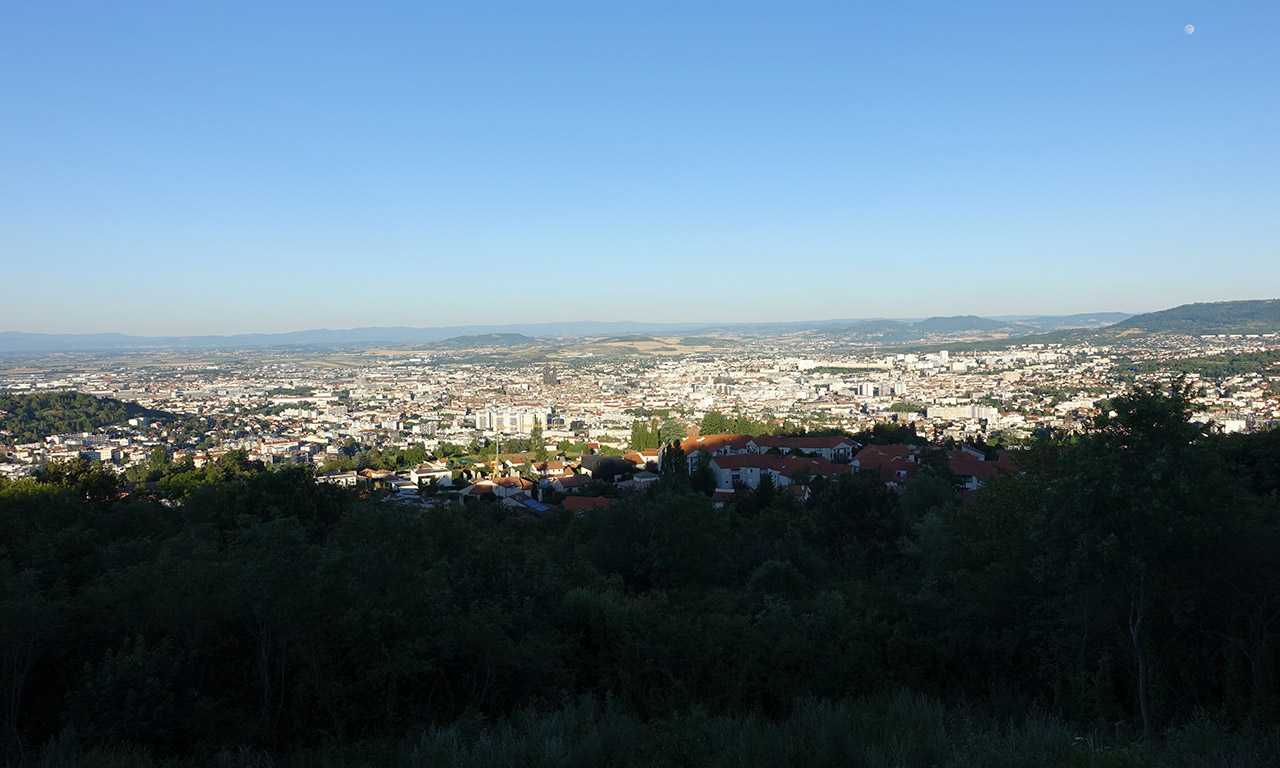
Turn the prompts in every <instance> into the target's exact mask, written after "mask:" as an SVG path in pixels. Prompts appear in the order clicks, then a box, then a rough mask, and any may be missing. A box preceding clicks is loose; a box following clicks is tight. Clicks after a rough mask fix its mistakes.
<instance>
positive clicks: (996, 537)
mask: <svg viewBox="0 0 1280 768" xmlns="http://www.w3.org/2000/svg"><path fill="white" fill-rule="evenodd" d="M1108 413H1109V414H1111V415H1106V416H1103V417H1101V418H1100V419H1099V421H1098V422H1097V423H1096V424H1095V425H1094V426H1093V428H1092V429H1091V430H1090V431H1089V432H1087V433H1085V434H1079V435H1074V436H1056V437H1054V436H1049V437H1045V438H1044V439H1042V440H1041V441H1040V442H1039V443H1037V444H1036V445H1034V446H1032V447H1030V448H1029V449H1028V450H1026V451H1023V452H1020V454H1019V460H1018V462H1017V467H1018V471H1017V472H1015V473H1011V474H1007V475H1005V476H1003V477H1001V478H999V479H996V480H993V481H992V482H990V483H989V484H988V485H987V486H986V487H984V488H983V489H982V490H981V491H980V492H979V494H978V495H977V497H976V498H975V499H973V500H972V501H970V502H968V503H965V504H960V503H959V502H958V501H957V496H956V493H955V492H954V490H953V488H952V485H951V483H950V481H949V480H948V479H947V478H946V477H945V476H943V475H942V474H938V473H936V472H935V471H932V470H930V469H928V468H926V469H925V470H923V471H922V472H921V473H920V474H919V475H918V476H917V477H916V478H915V479H914V480H912V482H911V483H910V484H909V485H908V486H907V488H906V489H905V490H904V491H902V492H901V493H896V492H894V491H891V490H888V489H887V488H886V487H885V486H884V485H883V484H882V483H881V482H879V480H878V479H876V478H875V477H874V476H870V475H856V474H855V475H849V476H843V477H841V478H840V479H839V480H838V481H822V480H815V481H814V486H813V496H812V498H811V499H810V500H809V501H807V502H805V503H802V502H800V501H799V500H797V498H796V497H795V496H794V495H792V494H789V493H783V492H781V491H779V490H777V489H774V488H772V487H771V486H768V485H767V484H766V485H763V486H762V487H761V489H760V490H759V491H757V492H756V493H755V494H753V495H751V496H748V497H746V498H744V499H742V500H740V501H739V502H737V504H736V505H730V506H725V507H717V506H714V505H713V504H712V502H711V500H710V499H709V498H708V497H706V496H705V495H703V494H701V493H698V492H696V491H694V490H692V487H691V483H690V478H689V477H688V476H687V475H684V474H682V473H681V472H680V469H679V468H680V467H681V466H682V465H683V462H679V461H672V462H664V468H663V472H662V476H661V478H660V480H659V481H658V482H657V483H655V484H654V485H653V486H651V487H650V488H649V489H647V490H645V491H643V492H636V493H632V494H630V495H623V496H621V497H620V498H619V499H618V500H616V501H615V503H614V504H613V505H612V506H610V507H608V508H607V509H605V508H601V509H595V510H592V511H591V512H589V513H587V514H585V515H582V516H580V517H575V516H572V515H569V514H567V513H553V514H550V515H548V516H546V517H544V518H542V519H538V520H533V519H527V518H523V517H517V516H514V515H513V514H512V513H511V512H510V511H509V510H508V509H507V508H505V507H503V506H501V505H498V504H489V503H483V502H469V503H467V504H465V505H447V506H440V507H436V508H430V509H425V510H424V509H421V508H417V507H404V506H400V505H395V504H387V503H382V502H378V501H374V500H371V499H368V498H361V497H360V496H359V495H358V494H357V493H356V492H354V491H349V490H344V489H340V488H336V487H331V486H327V485H324V484H318V483H316V482H315V481H314V479H313V478H312V476H311V474H310V471H309V470H307V469H305V468H297V467H289V468H284V469H279V470H274V471H268V470H266V469H264V468H263V467H261V466H260V465H256V464H254V463H252V462H249V461H247V460H246V459H245V457H244V456H243V454H237V453H231V454H228V455H227V456H226V457H224V458H223V459H221V460H219V461H218V462H216V463H212V464H209V465H207V466H206V467H204V468H202V469H199V470H196V469H194V468H193V467H191V466H180V465H174V468H173V469H172V470H169V469H166V470H165V471H166V472H169V471H172V472H174V473H177V474H175V475H174V477H173V478H169V477H167V476H166V477H162V478H161V479H160V481H159V482H157V483H156V484H154V486H152V487H151V490H149V491H146V492H144V493H136V494H134V495H131V496H122V495H121V494H120V493H119V492H118V490H117V488H116V487H115V481H114V478H113V476H111V475H110V473H109V472H107V471H105V470H103V469H101V468H99V467H95V466H94V465H91V464H87V463H84V462H79V461H77V462H72V463H70V464H65V465H57V466H53V467H50V468H49V469H48V470H46V471H45V472H44V473H43V474H42V475H41V476H40V477H38V478H35V479H25V480H21V481H16V482H9V483H0V719H2V720H0V729H2V730H0V743H2V744H3V748H4V758H3V760H5V761H7V764H9V765H22V764H25V763H27V762H30V763H31V764H34V763H35V762H36V761H41V763H40V764H42V765H75V764H79V765H89V764H99V765H108V764H127V765H137V766H147V765H159V764H161V762H164V764H166V765H172V766H181V765H206V764H209V765H228V766H229V765H246V766H247V765H273V764H280V765H299V766H301V765H406V766H408V765H413V766H418V765H422V766H426V765H566V764H569V765H654V764H675V765H787V764H790V765H906V766H916V765H919V766H931V765H954V766H960V765H973V766H978V765H1010V766H1013V765H1018V766H1021V765H1099V766H1102V765H1114V766H1120V765H1124V766H1138V765H1162V766H1163V765H1186V766H1192V765H1205V764H1210V763H1212V764H1215V765H1241V766H1244V765H1270V764H1274V763H1273V760H1274V755H1275V754H1277V753H1280V728H1278V727H1277V718H1278V717H1280V648H1278V647H1277V633H1278V632H1280V517H1278V515H1277V512H1278V511H1280V432H1269V433H1262V434H1256V435H1248V436H1241V435H1231V436H1222V435H1213V434H1208V433H1206V431H1205V429H1206V427H1205V426H1204V425H1201V424H1198V423H1196V422H1193V421H1192V420H1191V419H1190V416H1191V407H1190V402H1189V398H1188V395H1187V393H1186V392H1185V391H1182V390H1175V391H1174V392H1172V393H1161V392H1158V391H1155V390H1151V389H1140V390H1138V391H1136V392H1135V393H1134V394H1132V395H1131V396H1127V397H1123V398H1119V399H1117V400H1114V401H1112V402H1111V403H1110V409H1109V412H1108ZM178 475H180V476H181V477H180V479H179V477H178Z"/></svg>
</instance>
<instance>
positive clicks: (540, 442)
mask: <svg viewBox="0 0 1280 768" xmlns="http://www.w3.org/2000/svg"><path fill="white" fill-rule="evenodd" d="M529 443H530V445H531V446H532V447H533V460H534V461H537V462H543V461H546V460H547V441H546V438H544V437H543V436H542V425H541V424H534V425H533V429H532V430H531V431H530V432H529Z"/></svg>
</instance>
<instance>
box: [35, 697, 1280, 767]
mask: <svg viewBox="0 0 1280 768" xmlns="http://www.w3.org/2000/svg"><path fill="white" fill-rule="evenodd" d="M75 742H76V737H75V734H74V733H72V732H70V731H64V732H63V733H62V734H61V735H60V736H59V737H58V738H57V739H55V740H53V741H51V742H50V743H49V744H48V745H47V746H46V747H45V748H44V750H43V751H42V753H41V755H40V759H39V761H38V762H37V763H36V766H38V768H73V767H74V768H355V767H365V766H368V767H369V768H373V767H374V766H377V767H379V768H380V767H382V766H387V767H388V768H391V767H395V768H505V767H507V766H509V767H510V768H537V767H539V766H547V768H601V767H603V768H629V767H631V766H635V767H637V768H639V767H640V766H699V768H702V767H705V768H730V767H733V768H752V767H753V766H760V768H777V767H778V766H795V767H796V768H804V767H807V766H814V767H815V768H816V767H817V766H866V767H867V768H916V767H917V766H918V767H919V768H1002V767H1006V766H1007V767H1008V768H1036V767H1038V766H1043V767H1044V768H1051V767H1053V766H1066V767H1069V768H1122V767H1123V768H1142V767H1144V766H1152V768H1155V767H1156V766H1159V767H1160V768H1166V767H1167V768H1183V767H1185V768H1203V767H1205V766H1222V767H1223V768H1254V767H1255V766H1256V767H1258V768H1262V767H1263V766H1274V765H1277V764H1278V761H1280V728H1271V729H1268V730H1262V729H1258V728H1256V727H1244V728H1239V729H1233V728H1232V727H1231V726H1229V725H1228V724H1227V721H1226V720H1225V719H1222V718H1215V717H1212V716H1209V715H1206V714H1199V715H1197V716H1196V717H1194V718H1192V719H1191V720H1190V721H1189V722H1188V723H1186V724H1184V725H1182V726H1180V727H1175V728H1171V729H1170V730H1168V731H1166V732H1165V733H1164V734H1163V735H1162V736H1161V737H1159V738H1157V739H1153V740H1150V741H1146V742H1142V741H1137V740H1127V739H1117V738H1116V736H1115V734H1101V733H1086V734H1081V733H1079V732H1078V731H1076V730H1073V729H1072V728H1071V727H1069V726H1068V725H1067V724H1066V723H1065V722H1063V721H1062V720H1061V719H1059V718H1057V717H1054V716H1052V715H1049V714H1047V713H1045V712H1042V711H1039V710H1032V711H1031V712H1028V713H1025V714H1023V715H1021V716H1018V717H1011V718H1010V717H1006V718H997V717H994V716H993V715H991V714H990V713H989V712H988V711H986V708H985V707H982V706H971V705H967V704H964V703H959V704H952V705H947V704H944V703H943V702H942V701H940V700H939V699H936V698H933V697H930V696H926V695H921V694H917V693H913V692H910V691H899V692H897V693H895V694H893V695H890V696H883V697H871V698H865V699H846V700H843V701H823V700H819V699H814V698H806V699H803V700H801V701H799V702H797V703H796V705H795V706H794V707H793V708H792V711H791V713H790V714H789V715H788V716H786V717H784V718H782V719H779V720H769V719H767V718H763V717H761V716H759V715H754V714H752V715H746V716H743V717H719V716H711V715H708V714H706V713H704V712H696V711H695V712H689V713H685V714H680V715H673V716H669V717H664V718H661V719H656V720H652V721H650V722H647V723H646V722H642V721H641V720H639V719H638V718H636V717H635V716H633V715H630V714H628V713H626V712H625V711H623V709H622V708H621V707H620V706H618V705H616V704H615V703H614V702H613V701H610V700H604V701H601V700H599V699H597V698H594V697H583V698H581V699H579V700H578V701H575V702H573V703H570V704H568V705H566V706H565V707H563V708H561V709H558V710H554V711H541V712H540V711H535V710H524V711H521V712H518V713H516V714H514V715H513V716H511V717H509V718H506V719H504V720H501V721H499V722H486V721H485V720H484V719H482V718H479V717H473V718H463V719H461V720H458V721H457V722H454V723H452V724H450V725H446V726H437V727H432V728H427V729H423V730H419V731H416V732H412V733H410V734H408V735H405V736H403V737H401V738H396V739H367V740H363V741H359V742H354V743H350V744H335V745H329V746H319V747H313V748H307V749H299V750H295V751H292V752H288V753H283V754H273V753H270V752H266V751H260V750H255V749H252V748H249V747H241V748H235V749H223V750H221V751H219V752H217V753H214V754H209V755H204V756H197V757H185V758H170V759H153V758H152V757H151V756H150V755H149V754H148V753H147V752H146V751H145V750H143V749H140V748H137V747H131V746H128V745H120V746H114V747H97V748H93V749H90V750H87V751H78V750H77V749H76V744H75Z"/></svg>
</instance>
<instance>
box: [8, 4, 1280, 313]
mask: <svg viewBox="0 0 1280 768" xmlns="http://www.w3.org/2000/svg"><path fill="white" fill-rule="evenodd" d="M1187 24H1193V25H1195V32H1194V34H1187V33H1186V32H1185V31H1184V26H1185V25H1187ZM0 268H2V274H3V285H4V288H3V292H2V293H0V296H3V301H2V302H0V330H19V331H45V332H91V331H119V332H125V333H143V334H160V333H164V334H169V333H176V334H188V333H239V332H253V331H285V330H298V329H305V328H317V327H329V328H348V327H355V326H368V325H412V326H431V325H455V324H463V323H475V322H485V323H488V322H494V323H507V322H525V321H530V322H532V321H552V320H579V319H593V320H622V319H630V320H652V321H657V320H672V321H711V320H719V321H750V320H759V321H766V320H799V319H825V318H845V317H878V316H887V317H921V316H927V315H950V314H969V313H972V314H988V315H998V314H1034V313H1055V314H1056V313H1071V312H1087V311H1104V310H1118V311H1129V312H1139V311H1148V310H1154V309H1161V308H1165V307H1169V306H1174V305H1177V304H1181V303H1186V302H1191V301H1216V300H1225V299H1237V298H1263V297H1274V296H1277V295H1280V3H1277V2H1274V0H1253V1H1244V2H1209V1H1208V0H1198V1H1197V2H1184V1H1183V0H1160V1H1158V2H1156V1H1146V0H1126V2H1123V3H1117V2H1114V0H1106V1H1102V0H1098V1H1094V2H1090V1H1087V0H1081V1H1079V2H1070V3H1067V2H1056V3H1036V2H1030V3H1029V2H1025V0H1022V1H1021V2H975V3H952V2H927V3H876V4H872V3H850V2H847V1H846V2H803V1H799V0H792V1H791V2H768V3H766V2H749V1H746V2H744V1H743V0H737V1H735V2H690V1H689V0H682V1H681V2H666V1H665V0H658V1H651V2H645V3H626V4H622V3H602V2H598V1H597V2H580V3H578V2H575V3H566V2H555V0H548V2H545V3H530V2H511V3H496V2H483V1H481V0H473V1H471V2H465V3H452V2H432V3H424V2H404V3H400V2H384V3H378V4H370V3H354V2H353V3H324V2H307V3H301V2H299V3H269V2H261V1H259V2H228V1H223V2H217V3H212V2H205V3H174V2H155V3H137V2H124V1H123V0H122V1H121V2H112V3H103V2H56V1H55V2H37V3H5V4H3V5H0Z"/></svg>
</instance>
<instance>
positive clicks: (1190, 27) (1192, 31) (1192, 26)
mask: <svg viewBox="0 0 1280 768" xmlns="http://www.w3.org/2000/svg"><path fill="white" fill-rule="evenodd" d="M1182 31H1183V32H1186V33H1187V34H1188V35H1194V34H1195V33H1196V25H1195V24H1188V25H1187V26H1185V27H1183V28H1182Z"/></svg>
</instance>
